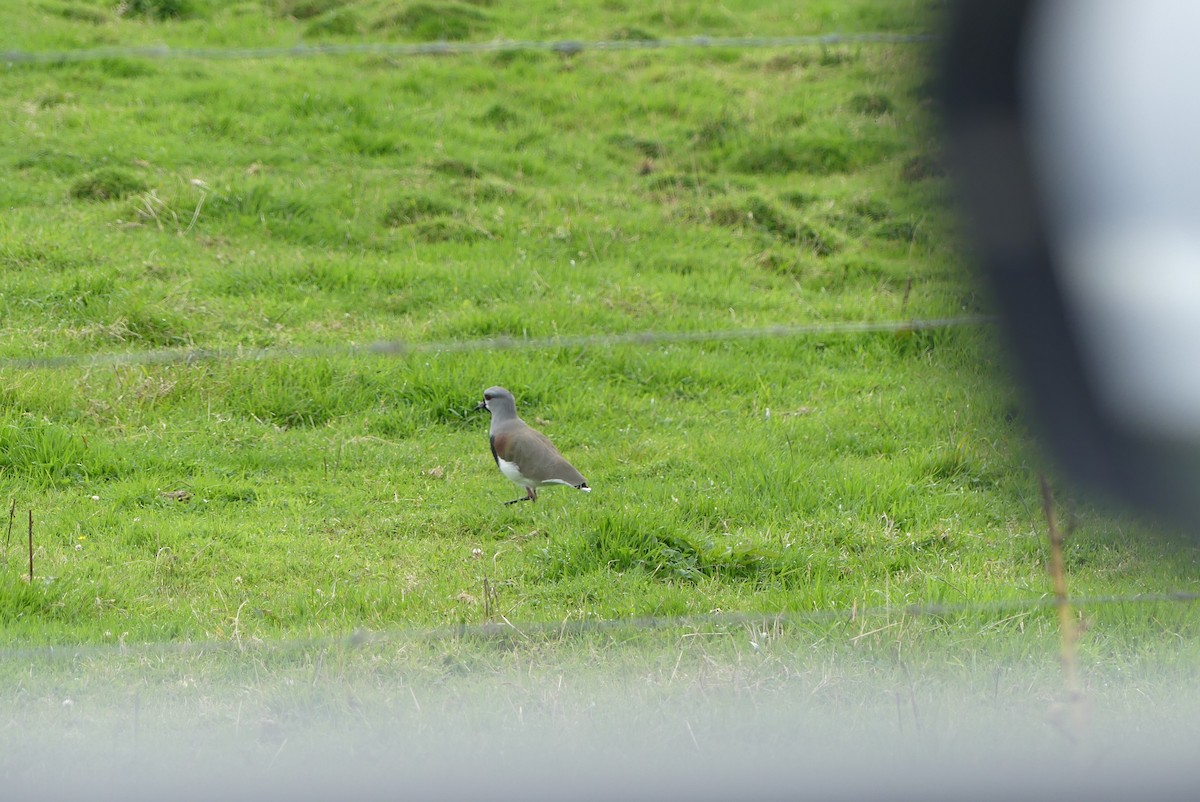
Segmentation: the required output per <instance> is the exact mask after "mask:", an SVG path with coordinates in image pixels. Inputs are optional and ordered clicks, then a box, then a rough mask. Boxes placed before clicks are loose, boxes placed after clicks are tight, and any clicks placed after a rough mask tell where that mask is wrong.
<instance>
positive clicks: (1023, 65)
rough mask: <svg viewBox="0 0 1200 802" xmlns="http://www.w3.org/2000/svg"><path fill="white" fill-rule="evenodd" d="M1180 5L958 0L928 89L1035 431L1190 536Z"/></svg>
mask: <svg viewBox="0 0 1200 802" xmlns="http://www.w3.org/2000/svg"><path fill="white" fill-rule="evenodd" d="M1181 9H1184V10H1185V11H1186V13H1184V15H1183V16H1184V17H1190V18H1191V19H1192V20H1194V21H1198V20H1200V13H1198V12H1197V11H1196V10H1194V9H1192V8H1191V7H1189V6H1188V5H1187V4H1185V3H1179V2H1171V0H1149V2H1145V3H1137V4H1130V3H1120V2H1112V1H1111V0H1045V1H1044V2H1033V1H1032V0H964V1H963V2H959V3H957V4H956V5H955V6H954V7H953V9H952V10H951V13H950V18H949V28H948V37H947V39H946V42H945V46H944V49H943V52H942V61H941V65H940V67H941V90H942V91H941V98H942V102H943V105H944V109H943V113H944V126H945V127H944V131H945V135H946V148H947V160H948V164H949V167H950V170H951V173H952V175H953V177H954V179H955V180H956V181H957V183H958V189H959V197H960V199H961V201H962V206H963V209H964V212H965V214H966V218H967V226H968V228H967V230H968V233H969V235H970V237H971V244H972V246H973V249H974V252H973V253H972V254H971V256H972V257H973V258H974V259H975V261H976V262H977V263H978V264H979V266H980V267H981V268H982V271H983V273H984V275H985V277H986V281H987V283H988V285H989V287H990V289H991V291H992V293H993V297H994V300H995V302H996V304H997V306H998V309H999V312H1000V314H1001V316H1002V319H1003V324H1002V325H1003V328H1004V331H1005V335H1006V337H1007V340H1008V342H1009V345H1010V346H1011V349H1012V352H1013V354H1014V355H1015V363H1016V365H1015V367H1016V372H1017V375H1018V377H1019V379H1020V380H1021V381H1022V383H1023V384H1024V387H1025V390H1026V393H1027V398H1028V399H1029V402H1030V406H1031V409H1032V412H1033V417H1034V425H1035V430H1036V432H1037V434H1038V435H1039V437H1040V438H1041V440H1042V441H1043V443H1044V444H1045V445H1046V446H1047V447H1048V449H1049V451H1050V453H1051V455H1052V456H1054V457H1055V458H1056V459H1057V460H1058V461H1059V463H1060V464H1061V465H1062V466H1063V467H1064V468H1065V470H1066V472H1067V473H1068V475H1069V476H1071V477H1073V478H1074V479H1075V480H1076V481H1077V482H1079V484H1080V485H1082V486H1083V488H1084V489H1085V490H1090V491H1092V493H1093V494H1094V495H1098V496H1100V497H1101V498H1103V499H1107V500H1112V501H1116V502H1119V503H1121V504H1123V505H1125V506H1131V507H1133V508H1134V509H1136V510H1139V511H1141V512H1142V513H1147V514H1149V515H1151V516H1153V517H1154V518H1157V519H1158V520H1160V521H1170V522H1173V523H1175V524H1178V525H1181V526H1183V527H1184V528H1186V529H1188V530H1189V531H1192V532H1200V529H1198V528H1197V527H1196V526H1195V524H1196V522H1197V520H1198V519H1200V370H1198V369H1197V365H1196V363H1195V359H1194V354H1195V352H1196V347H1195V346H1196V345H1197V344H1200V214H1197V212H1200V202H1198V205H1197V209H1191V208H1189V203H1188V201H1187V199H1188V198H1191V197H1193V196H1200V174H1198V175H1197V176H1195V177H1193V176H1191V175H1190V174H1191V173H1192V172H1193V171H1197V168H1194V167H1193V166H1192V164H1193V162H1195V161H1196V160H1195V159H1194V158H1192V157H1191V154H1189V153H1185V152H1179V153H1175V152H1173V149H1175V150H1178V148H1177V145H1180V144H1182V143H1184V142H1186V141H1190V142H1192V143H1194V142H1195V141H1197V137H1195V136H1190V138H1189V135H1191V134H1200V124H1195V125H1193V124H1192V123H1193V116H1194V115H1192V114H1191V107H1193V106H1197V102H1196V101H1194V100H1193V99H1192V98H1193V97H1195V92H1194V91H1193V90H1192V89H1191V88H1190V86H1189V84H1190V82H1191V76H1192V75H1194V74H1195V69H1193V68H1194V67H1197V66H1200V48H1197V47H1195V46H1194V45H1190V46H1189V43H1188V42H1187V41H1186V32H1187V31H1191V32H1193V33H1194V32H1195V31H1196V30H1197V29H1196V27H1195V26H1191V25H1188V24H1187V23H1186V21H1181V20H1180V19H1179V15H1178V12H1179V11H1180V10H1181ZM1172 101H1173V103H1172ZM1173 159H1177V160H1178V167H1177V168H1176V166H1175V164H1174V162H1173V161H1172V160H1173ZM1193 178H1195V179H1196V183H1193V181H1192V179H1193ZM1193 242H1194V243H1195V247H1194V248H1193V247H1192V246H1193Z"/></svg>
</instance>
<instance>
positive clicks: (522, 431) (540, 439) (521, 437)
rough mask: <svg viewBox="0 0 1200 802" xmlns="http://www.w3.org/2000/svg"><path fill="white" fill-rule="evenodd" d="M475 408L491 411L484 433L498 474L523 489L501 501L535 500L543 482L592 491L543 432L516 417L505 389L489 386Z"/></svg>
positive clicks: (515, 407) (515, 403)
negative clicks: (490, 423)
mask: <svg viewBox="0 0 1200 802" xmlns="http://www.w3.org/2000/svg"><path fill="white" fill-rule="evenodd" d="M475 408H476V409H486V410H487V411H488V412H490V413H492V427H491V430H490V431H489V432H488V434H489V436H490V440H491V443H492V456H493V457H494V458H495V459H496V465H497V466H498V467H499V468H500V473H502V474H504V475H505V476H507V477H508V478H509V479H511V480H512V481H514V482H516V483H517V484H519V485H520V486H521V487H523V488H525V495H524V496H522V497H521V498H515V499H513V500H512V501H506V502H504V503H505V504H516V503H517V502H518V501H537V489H538V488H539V487H543V486H544V485H569V486H571V487H574V488H576V489H578V490H582V491H583V492H585V493H590V492H591V491H592V489H591V488H590V487H588V483H587V480H586V479H584V478H583V475H582V474H580V473H579V471H577V470H575V468H574V467H573V466H572V465H571V463H569V462H567V461H566V460H565V459H564V458H563V455H562V454H560V453H558V449H557V448H555V447H554V444H553V443H551V442H550V440H549V439H547V438H546V435H544V434H542V433H541V432H539V431H537V430H536V429H533V428H530V426H529V425H528V424H526V423H525V421H523V420H521V419H520V418H519V417H517V402H516V401H515V400H513V394H512V393H510V392H509V391H508V390H505V389H504V388H503V387H489V388H488V389H487V390H485V391H484V392H483V400H482V401H480V402H479V406H477V407H475Z"/></svg>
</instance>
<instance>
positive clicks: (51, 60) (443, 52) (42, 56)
mask: <svg viewBox="0 0 1200 802" xmlns="http://www.w3.org/2000/svg"><path fill="white" fill-rule="evenodd" d="M936 39H937V37H936V36H934V35H932V34H904V33H830V34H821V35H813V36H744V37H735V36H689V37H681V38H666V39H608V40H597V41H583V40H578V39H563V40H555V41H531V40H521V41H492V42H444V41H443V42H424V43H404V42H361V43H351V44H315V45H310V44H296V45H292V46H290V47H227V48H209V47H171V46H169V45H165V44H161V45H152V46H147V47H101V48H91V49H79V50H15V49H14V50H2V51H0V60H2V61H4V62H6V63H7V64H9V65H17V64H63V63H75V62H85V61H105V60H110V59H130V58H134V59H160V60H170V59H194V60H207V61H227V60H246V59H277V58H312V57H315V56H384V57H387V58H413V57H419V56H462V55H475V54H485V53H512V52H521V51H525V52H530V51H540V52H550V53H559V54H562V55H574V54H577V53H583V52H585V51H627V50H668V49H680V48H688V49H707V48H714V49H715V48H737V49H749V48H759V49H761V48H787V47H834V46H838V45H867V44H921V43H927V42H932V41H936Z"/></svg>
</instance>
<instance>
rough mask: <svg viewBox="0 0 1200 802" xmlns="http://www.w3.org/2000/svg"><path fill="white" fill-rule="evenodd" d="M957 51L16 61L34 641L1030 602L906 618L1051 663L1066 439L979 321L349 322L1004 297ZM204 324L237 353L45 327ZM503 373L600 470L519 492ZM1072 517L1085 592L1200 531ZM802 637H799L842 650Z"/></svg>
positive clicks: (10, 458)
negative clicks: (850, 329)
mask: <svg viewBox="0 0 1200 802" xmlns="http://www.w3.org/2000/svg"><path fill="white" fill-rule="evenodd" d="M933 5H934V4H931V3H908V2H872V1H871V0H861V1H860V2H854V3H848V2H844V1H843V0H839V1H838V2H832V0H831V1H830V2H812V3H805V4H803V6H802V7H801V6H797V7H793V6H791V5H787V4H781V5H779V7H777V8H775V7H771V8H763V7H760V4H751V3H738V2H734V3H724V4H720V5H719V6H713V5H712V4H709V3H684V4H657V5H656V4H650V5H646V4H642V5H638V4H634V3H624V2H620V1H619V0H614V2H609V3H606V4H603V5H602V6H600V7H598V8H593V9H589V10H586V11H585V10H579V9H577V10H564V9H562V8H560V6H559V4H552V3H520V4H499V3H443V4H432V3H428V4H426V3H410V4H404V5H402V6H398V5H396V4H392V3H382V2H371V1H370V0H363V1H362V2H339V1H338V0H304V1H303V2H302V1H301V0H286V1H284V0H280V1H279V2H264V3H256V2H250V3H240V4H224V3H215V2H207V1H206V0H189V1H188V2H165V1H160V2H140V3H126V4H121V5H120V9H122V11H121V12H120V13H118V11H116V10H114V8H116V6H115V4H112V3H108V2H98V1H97V2H85V0H69V1H68V0H62V2H43V3H38V4H34V5H29V6H26V5H22V4H7V5H5V7H4V9H3V10H0V31H4V33H3V36H4V37H7V39H6V41H5V42H4V46H5V47H6V48H13V47H15V46H16V43H19V44H20V47H21V48H24V49H29V50H47V49H56V48H92V47H111V46H146V45H152V44H157V43H165V44H167V45H170V46H171V47H280V46H283V47H286V46H290V45H292V44H296V43H310V44H311V43H331V42H342V41H361V40H363V39H368V40H371V41H383V42H392V41H396V42H401V41H428V40H437V39H446V40H468V41H492V40H498V39H501V40H525V39H577V40H582V41H586V40H593V39H607V38H625V39H646V38H667V37H678V36H691V35H697V34H708V35H718V36H746V35H760V34H770V35H788V34H796V35H799V34H812V33H827V32H831V31H845V32H856V31H858V32H862V31H890V32H901V33H916V32H925V31H927V30H929V29H930V28H931V27H932V26H933V25H934V24H935V23H936V18H934V17H932V16H931V14H932V11H931V10H930V9H931V7H932V6H933ZM928 57H929V54H928V53H927V52H924V51H923V50H921V49H920V48H919V47H917V46H914V45H878V44H871V45H854V46H828V47H823V48H796V49H720V48H718V49H662V50H653V51H646V52H641V51H630V52H599V51H584V52H581V53H577V54H573V55H562V54H554V53H548V52H524V51H517V52H500V53H494V54H479V55H465V56H454V57H420V58H402V59H392V58H386V57H381V56H346V57H337V58H324V57H309V58H280V59H270V60H219V59H213V60H205V59H188V58H183V59H171V60H151V59H138V58H120V57H113V58H108V59H104V60H97V61H86V62H80V63H61V64H41V65H30V64H21V63H13V64H9V65H6V66H5V67H4V79H3V80H4V84H5V89H6V91H5V92H4V93H3V98H0V130H2V131H3V139H4V141H5V142H6V143H9V144H8V146H7V147H6V148H5V149H4V151H3V153H2V154H0V169H2V170H3V171H4V174H5V176H6V179H5V180H4V181H2V182H0V204H3V207H4V209H5V214H4V215H3V216H2V217H0V360H3V361H2V362H0V504H2V507H3V511H4V512H7V510H8V508H9V505H10V504H13V503H15V512H16V520H15V523H14V525H13V532H12V535H11V537H6V538H5V540H4V549H3V552H2V553H0V554H2V559H0V621H2V622H3V632H2V634H0V639H2V641H3V644H4V645H5V646H6V647H14V648H15V647H40V646H46V645H51V644H91V645H95V646H101V647H102V646H103V645H105V644H118V643H122V644H134V643H156V644H161V643H164V642H165V643H175V642H197V641H198V642H207V641H216V642H228V643H234V642H236V643H243V642H267V643H280V642H284V643H286V642H291V641H292V640H293V639H300V640H301V641H303V640H304V639H308V638H316V639H322V638H339V637H341V636H344V635H346V634H347V633H351V632H355V631H359V630H368V631H373V632H414V631H416V632H427V631H432V632H440V631H443V628H446V627H457V626H459V625H481V624H487V623H495V622H498V621H504V620H506V621H509V622H521V623H523V624H527V625H532V626H542V625H556V624H559V623H561V622H564V621H574V622H613V621H627V620H636V621H641V620H644V619H647V618H667V619H673V618H675V617H679V616H701V617H705V616H710V615H712V614H716V613H721V614H743V613H744V614H767V615H773V614H776V613H783V614H786V615H788V616H793V617H796V619H797V620H806V619H805V616H812V615H816V616H818V617H819V616H823V615H827V614H832V615H835V617H837V618H838V620H843V618H844V617H846V616H851V620H854V621H857V620H860V619H858V618H856V617H855V616H857V615H858V611H862V610H872V611H878V610H880V609H884V608H886V609H895V608H897V607H899V606H903V605H909V604H946V605H966V606H968V607H970V606H971V605H985V606H986V605H992V604H1012V605H1013V607H1012V608H1011V609H1010V608H1005V611H1003V612H998V613H995V614H994V615H993V614H991V613H989V612H966V613H961V614H947V615H945V616H941V617H935V618H933V619H930V620H928V621H925V620H922V623H920V624H919V625H914V626H905V627H896V626H891V625H889V626H888V627H887V628H886V629H885V630H883V633H884V634H883V635H881V636H879V638H880V640H879V644H880V645H879V648H880V649H882V650H883V652H881V653H886V652H887V649H900V650H902V651H904V652H905V653H908V652H910V651H911V652H913V653H914V654H916V655H920V657H919V658H915V659H917V660H918V662H919V661H924V662H925V663H926V664H930V665H935V664H938V663H944V662H947V661H950V662H954V661H957V660H959V659H960V657H959V656H960V655H961V654H963V653H970V654H972V655H973V656H972V657H971V658H970V660H971V661H978V662H979V663H980V664H982V665H984V666H995V665H998V664H1000V663H1003V662H1005V661H1010V660H1011V661H1022V660H1030V659H1032V660H1035V661H1050V662H1052V661H1053V660H1054V655H1055V651H1054V650H1055V648H1056V647H1055V637H1056V630H1055V623H1054V619H1053V617H1052V616H1051V615H1049V614H1048V613H1047V612H1046V611H1045V610H1044V609H1041V608H1032V607H1022V606H1021V605H1023V604H1026V605H1027V604H1034V603H1037V602H1039V601H1040V600H1042V599H1043V598H1044V597H1045V595H1046V593H1047V592H1048V583H1047V581H1046V577H1045V567H1044V566H1045V547H1044V542H1043V522H1042V513H1041V509H1040V500H1039V495H1038V490H1037V488H1038V484H1037V475H1038V473H1039V472H1041V471H1044V470H1046V468H1045V466H1043V465H1042V463H1041V460H1040V458H1039V457H1038V456H1037V454H1036V452H1035V451H1034V449H1033V448H1032V446H1031V442H1030V439H1029V436H1028V434H1027V432H1026V428H1025V422H1024V419H1023V416H1022V412H1021V407H1020V403H1019V399H1018V398H1017V396H1016V393H1015V391H1014V390H1013V389H1012V387H1011V386H1010V385H1009V383H1008V382H1007V381H1006V380H1005V378H1004V374H1003V372H1002V366H1003V360H1002V359H1001V358H1000V357H999V355H998V353H997V350H996V347H995V344H994V343H993V342H992V339H991V338H992V332H991V331H990V330H989V329H987V328H959V329H951V330H940V331H923V332H901V333H897V334H893V333H861V334H825V335H816V334H814V335H805V336H792V337H763V338H757V339H738V340H725V341H709V342H657V343H645V344H609V345H605V344H599V345H596V346H594V347H578V346H572V347H567V346H562V347H541V348H538V349H522V348H513V349H507V350H491V351H477V350H465V351H444V352H428V351H410V352H407V353H404V354H400V355H397V356H370V355H366V354H363V353H361V352H352V351H351V346H358V345H362V344H366V343H371V342H374V341H378V340H401V341H407V342H412V343H420V344H433V343H444V342H450V343H456V342H460V341H470V340H475V339H478V338H493V337H506V338H515V339H517V340H521V339H523V338H554V337H558V336H563V337H575V336H591V335H596V336H601V335H607V334H622V333H633V332H648V331H651V332H680V333H687V332H702V331H711V330H725V329H741V328H748V327H760V326H774V325H795V324H821V323H840V322H854V321H879V320H902V319H907V318H913V317H915V318H932V317H944V316H955V315H961V314H974V313H977V312H980V311H985V310H986V306H985V304H984V303H983V302H982V301H981V299H980V298H979V297H978V296H977V293H976V291H975V288H974V285H973V282H972V280H971V278H970V277H969V276H968V275H967V274H966V272H965V269H964V264H963V257H962V255H961V251H960V248H959V242H958V234H957V229H956V226H955V222H954V220H953V216H952V209H951V204H950V200H949V188H948V185H947V183H946V179H945V177H944V176H943V175H942V170H941V168H940V167H939V160H938V154H937V151H936V147H935V145H934V144H933V142H934V137H935V128H934V125H933V120H932V119H931V117H930V111H929V108H930V103H929V101H930V91H931V90H930V86H931V81H930V76H929V75H928V74H927V71H926V67H925V64H926V61H927V60H928ZM172 348H175V349H205V350H213V351H219V352H221V353H223V354H225V356H222V357H220V358H216V359H211V360H199V361H193V362H175V363H168V364H160V363H151V364H132V365H129V364H125V365H116V366H88V365H87V364H86V363H83V362H81V363H79V364H72V365H68V366H66V367H57V368H48V367H44V366H41V367H39V366H35V365H34V364H33V363H31V361H30V360H38V359H45V358H50V357H80V358H81V359H82V358H86V357H89V356H92V355H102V356H111V355H113V354H129V355H134V356H136V355H138V354H142V353H144V352H147V351H152V350H157V349H172ZM262 348H266V349H276V350H274V351H270V352H268V353H267V354H266V355H263V354H261V353H258V352H257V351H254V350H253V349H262ZM239 349H243V356H242V357H241V358H238V357H237V356H236V355H237V353H238V352H239ZM293 349H294V350H295V351H297V352H299V354H300V355H298V356H297V355H295V354H294V353H293ZM493 384H503V385H505V386H507V387H508V388H509V389H511V390H512V391H513V392H514V393H515V395H516V397H517V400H518V405H519V409H520V411H521V412H522V413H523V415H524V416H525V417H526V418H527V419H528V420H530V421H531V422H536V423H537V425H538V426H539V427H540V428H542V429H543V430H544V431H546V432H547V433H548V434H549V435H550V436H551V437H552V438H553V439H554V440H555V442H556V443H557V444H558V445H559V446H560V448H561V449H562V450H563V452H564V453H565V454H566V455H567V456H568V457H569V458H570V459H571V460H572V461H573V462H574V463H575V464H576V465H577V466H578V467H579V468H580V469H581V471H582V472H583V473H584V475H585V476H587V478H588V480H589V483H590V484H591V485H592V487H593V488H594V492H592V493H591V494H590V495H587V496H585V495H582V494H578V493H572V492H568V491H567V490H565V489H563V490H560V491H557V492H556V491H554V490H549V491H547V492H545V493H544V494H543V495H542V497H541V500H539V502H538V503H537V504H536V505H517V506H515V507H504V506H502V505H501V502H502V501H505V500H508V499H509V498H512V497H513V494H514V492H515V490H514V488H513V487H511V486H510V485H509V484H508V483H507V481H506V480H505V479H504V478H503V477H502V476H500V474H499V473H498V472H497V471H496V470H495V467H494V465H493V464H492V461H491V457H490V454H489V453H488V448H487V443H486V429H487V420H486V417H485V415H484V414H482V413H474V412H473V411H472V408H473V407H474V405H475V404H476V403H477V402H478V400H479V398H480V395H481V392H482V390H483V389H484V388H485V387H488V386H490V385H493ZM178 491H184V492H178ZM1060 495H1061V497H1063V498H1066V497H1067V496H1068V494H1067V493H1066V492H1063V493H1061V494H1060ZM30 510H32V512H33V516H34V522H35V554H34V557H35V575H34V581H33V583H32V584H29V583H27V582H26V581H25V580H24V579H22V577H23V576H24V575H25V573H26V572H27V568H28V566H27V554H26V550H25V536H26V526H27V518H26V516H27V514H28V511H30ZM1077 522H1078V528H1077V530H1076V531H1075V533H1074V535H1073V537H1072V539H1071V541H1070V545H1069V549H1068V554H1067V558H1068V568H1069V571H1070V581H1071V588H1072V591H1073V592H1074V593H1076V594H1078V595H1082V596H1094V595H1107V594H1112V595H1128V594H1134V593H1143V592H1158V591H1164V590H1195V589H1196V587H1197V581H1196V575H1197V574H1196V567H1197V555H1196V553H1195V551H1194V550H1193V549H1190V548H1186V547H1184V546H1181V545H1179V544H1176V543H1172V542H1170V541H1166V540H1160V539H1156V538H1153V537H1149V536H1148V535H1147V532H1146V530H1145V529H1144V528H1143V527H1138V526H1136V525H1131V524H1129V523H1128V522H1126V521H1124V520H1122V519H1120V518H1118V517H1115V516H1112V515H1109V514H1107V513H1105V512H1103V511H1099V510H1095V509H1092V508H1090V507H1088V506H1087V505H1083V506H1081V508H1080V510H1079V512H1078V521H1077ZM6 523H7V521H6V520H0V526H4V525H5V524H6ZM6 534H7V532H6ZM1181 609H1182V610H1186V608H1179V607H1172V606H1170V605H1157V606H1152V605H1126V606H1116V607H1102V608H1098V609H1096V610H1094V611H1092V612H1090V613H1089V615H1090V616H1092V626H1091V628H1090V629H1089V631H1088V633H1087V635H1086V637H1085V642H1084V644H1083V649H1084V655H1085V658H1086V661H1087V663H1088V665H1089V666H1091V667H1092V668H1093V669H1094V670H1095V671H1097V672H1104V671H1108V670H1111V671H1118V672H1119V671H1120V670H1127V671H1128V670H1131V667H1136V666H1137V665H1138V664H1139V662H1138V661H1140V660H1142V659H1147V660H1160V659H1161V660H1166V659H1168V658H1169V657H1171V656H1172V655H1176V654H1177V653H1178V652H1179V651H1180V650H1182V651H1183V652H1184V653H1189V654H1190V653H1193V652H1194V647H1195V638H1194V635H1193V629H1194V628H1193V627H1192V626H1191V625H1190V624H1189V623H1188V622H1187V620H1186V615H1184V614H1183V612H1181ZM871 614H872V615H875V614H877V613H871ZM820 620H824V619H820ZM863 632H865V630H862V631H858V632H857V634H856V635H852V634H848V633H847V632H845V631H838V632H834V633H833V634H829V635H827V636H824V637H828V638H832V639H833V640H834V641H836V642H841V643H843V644H850V643H858V641H857V640H853V639H854V638H856V637H857V636H858V635H862V634H863ZM806 638H807V636H805V637H804V638H801V639H800V640H799V641H797V642H794V643H792V644H791V645H790V646H789V649H790V651H789V652H788V656H787V657H786V660H787V661H792V662H794V663H798V664H804V665H806V666H808V669H806V670H809V669H811V670H813V671H817V672H818V673H819V671H818V669H819V666H820V664H821V661H822V660H824V659H825V658H824V657H821V656H819V655H818V654H817V653H815V652H812V653H810V652H808V651H806V647H805V646H804V645H803V644H805V643H808V642H809V641H808V640H807V639H806ZM550 640H551V641H552V640H553V639H550ZM538 643H539V644H540V645H539V646H538V647H537V648H538V649H545V650H547V652H553V651H555V650H556V649H563V650H566V651H567V652H568V653H573V652H574V651H575V650H576V649H578V650H580V653H582V654H583V655H585V657H586V655H587V654H588V652H587V648H586V647H580V646H578V645H577V644H575V643H574V642H566V643H565V645H563V644H558V645H555V644H554V643H546V642H543V641H538ZM531 648H532V647H531ZM533 654H534V656H533V657H532V658H531V659H534V660H536V659H538V658H537V655H539V654H541V652H537V651H536V650H535V652H534V653H533ZM853 654H854V652H853V649H850V651H849V652H846V653H844V655H843V657H841V658H839V659H844V660H847V661H849V664H848V665H849V666H851V667H848V668H847V670H849V671H853V670H854V669H853V667H852V666H853V665H854V663H853V661H854V659H855V658H854V657H853ZM846 655H848V656H846ZM714 659H716V658H714ZM719 659H722V660H724V659H733V660H736V659H741V658H740V657H738V656H736V655H735V656H732V657H731V656H730V655H728V654H723V655H722V656H721V657H720V658H719ZM971 664H972V665H975V663H971ZM1039 665H1041V663H1039ZM986 670H990V668H989V669H986ZM806 676H807V675H806ZM1134 692H1135V691H1132V690H1131V691H1130V694H1133V693H1134ZM1139 692H1140V691H1139Z"/></svg>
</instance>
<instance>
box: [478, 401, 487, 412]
mask: <svg viewBox="0 0 1200 802" xmlns="http://www.w3.org/2000/svg"><path fill="white" fill-rule="evenodd" d="M481 409H487V401H480V402H479V403H478V404H476V405H475V411H476V412H478V411H479V410H481Z"/></svg>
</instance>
